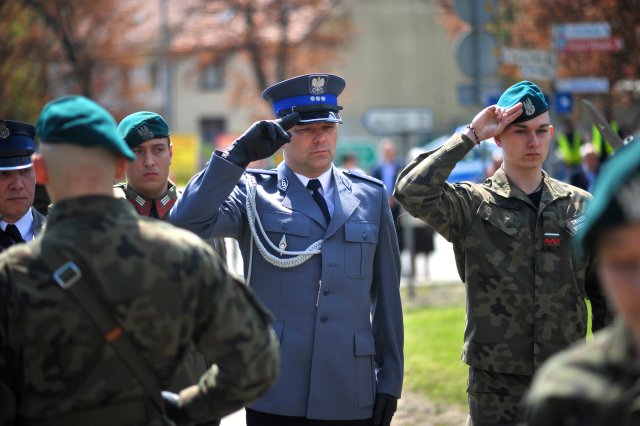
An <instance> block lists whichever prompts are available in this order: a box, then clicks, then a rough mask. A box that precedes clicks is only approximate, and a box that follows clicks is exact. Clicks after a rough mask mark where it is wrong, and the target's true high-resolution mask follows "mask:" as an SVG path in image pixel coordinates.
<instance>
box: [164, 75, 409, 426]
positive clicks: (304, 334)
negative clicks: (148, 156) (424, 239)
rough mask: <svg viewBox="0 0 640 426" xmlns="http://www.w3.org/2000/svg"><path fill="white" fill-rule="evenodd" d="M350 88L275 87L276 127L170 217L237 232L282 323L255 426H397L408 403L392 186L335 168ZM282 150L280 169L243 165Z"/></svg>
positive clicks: (256, 284) (194, 183)
mask: <svg viewBox="0 0 640 426" xmlns="http://www.w3.org/2000/svg"><path fill="white" fill-rule="evenodd" d="M344 87H345V81H344V80H343V79H342V78H340V77H338V76H335V75H329V74H313V75H303V76H299V77H295V78H291V79H289V80H285V81H282V82H280V83H277V84H275V85H274V86H271V87H269V88H267V89H266V90H265V91H264V92H263V94H262V96H263V98H264V99H266V100H267V101H269V102H271V103H272V104H273V108H274V113H275V115H276V117H278V118H279V120H276V121H260V122H257V123H255V124H254V125H253V126H251V127H250V128H249V130H247V131H246V132H245V133H244V134H243V135H242V136H241V137H240V138H239V139H238V140H236V141H235V142H234V143H233V144H232V145H231V146H230V147H229V148H228V149H227V150H226V151H225V152H216V153H214V155H213V156H212V157H211V161H210V162H209V163H208V165H207V166H206V167H205V169H204V170H202V171H201V172H200V173H198V174H197V175H196V176H194V177H193V178H192V179H191V181H190V182H189V184H188V185H187V187H186V189H185V191H184V194H183V196H182V197H181V198H180V199H179V200H178V201H177V202H176V204H175V206H174V207H173V209H172V211H171V220H172V222H173V223H175V224H178V225H180V226H183V227H185V228H187V229H190V230H192V231H194V232H196V233H197V234H198V235H201V236H203V237H207V236H209V235H213V236H218V237H233V238H236V239H237V240H238V242H239V244H240V250H241V252H242V257H243V259H244V273H245V277H246V279H247V281H248V283H249V285H250V286H251V287H252V288H253V289H254V291H255V292H256V294H257V295H258V296H259V297H260V299H261V300H262V301H263V302H264V303H265V304H266V305H267V307H268V308H269V309H270V310H271V312H272V313H273V314H274V315H275V316H276V321H275V322H274V325H273V326H274V329H275V331H276V334H277V335H278V337H279V338H280V352H281V364H280V368H281V375H280V378H279V380H278V381H277V382H276V384H275V385H274V386H273V387H272V388H271V389H270V390H269V392H268V393H267V395H266V396H264V397H263V398H261V399H260V400H258V401H257V402H256V403H254V404H253V405H251V406H250V408H248V409H247V424H248V425H249V426H254V425H260V426H263V425H278V426H283V425H285V426H286V425H296V426H299V425H307V424H308V425H323V424H344V425H347V424H349V425H371V419H372V418H373V423H374V424H376V425H381V424H384V425H389V424H390V422H391V416H392V415H393V413H394V412H395V409H396V400H397V398H399V397H400V391H401V388H402V376H403V326H402V308H401V303H400V293H399V274H400V263H399V253H398V245H397V238H396V234H395V230H394V227H393V221H392V219H391V212H390V210H389V204H388V201H387V195H386V191H385V188H384V186H383V184H382V183H381V182H380V181H378V180H376V179H373V178H371V177H367V176H364V175H359V174H356V173H353V172H348V171H341V170H339V169H337V168H336V167H334V165H333V164H332V160H333V158H334V155H335V149H336V140H337V134H338V124H339V123H341V119H340V116H339V114H338V111H339V110H340V109H341V107H340V106H339V105H338V95H339V94H340V93H341V92H342V90H343V88H344ZM279 123H280V124H279ZM291 126H293V127H292V128H291V132H290V134H289V133H287V132H286V131H285V129H287V128H290V127H291ZM280 147H282V148H283V151H284V161H283V162H282V163H280V164H279V165H278V167H277V169H275V170H245V168H246V167H247V165H248V164H249V163H250V162H251V161H255V160H260V159H263V158H267V157H269V156H271V155H272V154H273V153H275V152H276V151H277V150H278V149H279V148H280Z"/></svg>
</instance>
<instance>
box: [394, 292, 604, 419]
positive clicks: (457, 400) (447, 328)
mask: <svg viewBox="0 0 640 426" xmlns="http://www.w3.org/2000/svg"><path fill="white" fill-rule="evenodd" d="M463 291H464V290H463V287H462V284H460V286H457V285H448V286H434V287H419V288H418V289H417V294H416V298H415V299H414V300H412V301H409V300H408V299H407V294H406V292H404V293H403V298H404V300H405V303H404V306H405V308H404V336H405V346H404V354H405V370H404V385H405V388H407V389H410V390H412V391H415V392H419V393H421V394H422V395H425V396H426V397H428V398H429V399H430V400H432V401H433V402H435V403H439V404H457V405H460V406H463V407H466V404H467V395H466V388H467V371H468V370H467V365H466V364H464V363H463V362H462V361H461V360H460V353H461V351H462V343H463V336H464V325H465V307H464V293H463ZM445 294H446V295H445ZM439 302H440V303H439ZM587 306H588V308H589V329H591V309H590V308H591V306H590V305H589V304H587ZM587 338H588V339H591V332H589V335H588V337H587Z"/></svg>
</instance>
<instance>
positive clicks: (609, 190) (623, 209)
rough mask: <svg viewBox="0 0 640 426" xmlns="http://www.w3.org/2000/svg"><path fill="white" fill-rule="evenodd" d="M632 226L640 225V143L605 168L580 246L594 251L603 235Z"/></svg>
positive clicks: (623, 150)
mask: <svg viewBox="0 0 640 426" xmlns="http://www.w3.org/2000/svg"><path fill="white" fill-rule="evenodd" d="M631 223H640V141H635V142H632V143H630V144H629V145H625V146H623V147H622V148H620V149H619V150H618V151H616V153H615V154H614V155H613V157H610V158H609V159H608V160H607V162H606V163H605V164H604V165H603V166H602V170H601V171H600V173H599V174H598V180H597V181H596V187H595V190H594V192H593V199H592V200H591V202H590V203H589V205H588V206H587V209H586V213H585V217H584V222H583V224H582V226H581V227H580V228H579V230H580V232H579V233H578V236H577V242H578V244H583V245H584V246H585V247H590V246H591V245H592V244H593V243H594V241H595V240H596V238H597V237H598V235H601V234H602V232H604V231H607V230H611V229H612V228H615V227H619V226H624V225H627V224H631Z"/></svg>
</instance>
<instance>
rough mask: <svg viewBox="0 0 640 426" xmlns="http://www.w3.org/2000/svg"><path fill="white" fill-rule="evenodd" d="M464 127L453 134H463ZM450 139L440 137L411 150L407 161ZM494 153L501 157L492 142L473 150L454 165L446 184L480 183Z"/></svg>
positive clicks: (490, 164) (491, 161)
mask: <svg viewBox="0 0 640 426" xmlns="http://www.w3.org/2000/svg"><path fill="white" fill-rule="evenodd" d="M465 127H466V126H459V127H457V128H456V130H455V132H454V133H458V132H463V131H464V129H465ZM450 137H451V135H448V134H447V135H442V136H438V137H437V138H435V139H433V140H431V141H429V142H427V143H426V144H424V145H422V146H419V147H415V148H412V149H411V150H410V151H409V155H408V158H407V161H408V162H410V161H412V160H413V159H414V158H416V157H417V156H418V155H420V154H422V153H424V152H429V151H434V150H436V149H438V148H440V147H441V146H442V145H444V143H445V142H446V141H447V140H448V139H449V138H450ZM494 153H497V154H500V156H501V155H502V150H501V149H500V148H499V147H498V146H497V145H496V144H495V142H494V141H493V140H488V141H485V142H483V143H481V144H480V146H478V147H475V148H473V149H472V150H471V151H469V153H468V154H467V155H466V156H465V157H464V158H463V159H462V160H460V161H459V162H458V164H456V166H455V167H454V168H453V170H452V171H451V174H450V175H449V179H447V181H448V182H450V183H453V182H462V181H471V182H476V183H478V182H482V181H484V180H485V179H486V177H487V171H488V170H491V167H492V163H493V156H494Z"/></svg>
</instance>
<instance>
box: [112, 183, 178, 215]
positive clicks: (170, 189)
mask: <svg viewBox="0 0 640 426" xmlns="http://www.w3.org/2000/svg"><path fill="white" fill-rule="evenodd" d="M124 193H125V195H126V197H127V200H129V202H130V203H131V205H133V207H135V209H136V211H137V212H138V214H140V215H141V216H151V211H152V207H154V204H155V211H156V212H157V214H158V218H159V219H163V220H165V219H167V220H168V218H169V211H170V210H171V207H172V206H173V205H174V204H175V203H176V201H177V200H178V191H177V189H176V185H175V184H174V183H173V182H171V181H168V183H167V192H165V193H164V194H162V196H160V197H158V198H147V197H145V196H144V195H142V194H140V193H139V192H138V191H136V190H135V189H134V188H133V187H132V186H131V185H129V184H127V185H126V186H125V187H124Z"/></svg>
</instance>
